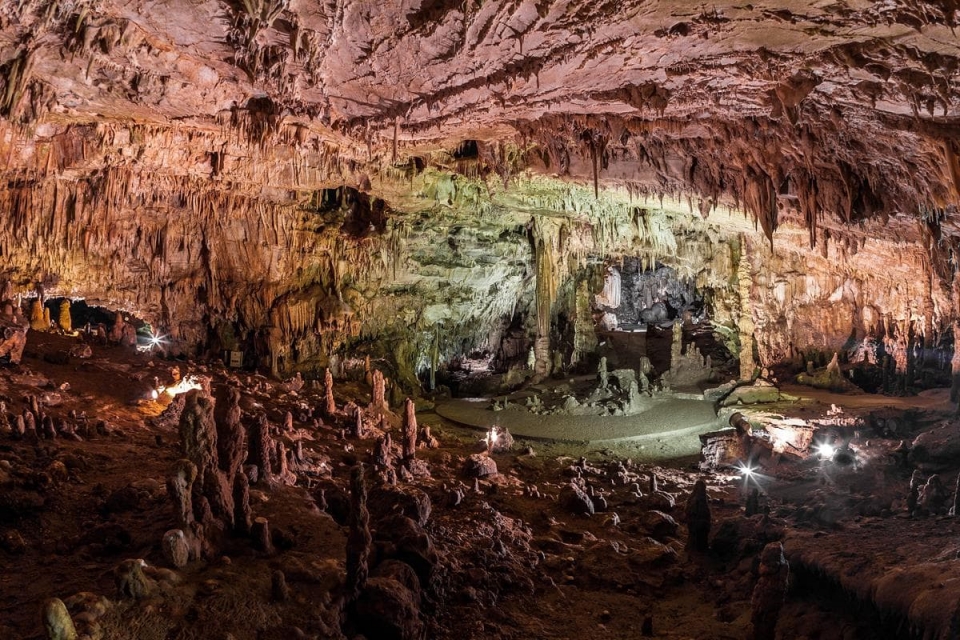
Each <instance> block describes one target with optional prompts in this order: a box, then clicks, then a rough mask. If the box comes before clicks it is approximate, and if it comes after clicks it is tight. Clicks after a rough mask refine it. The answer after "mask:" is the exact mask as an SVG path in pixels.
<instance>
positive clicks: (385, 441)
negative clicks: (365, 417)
mask: <svg viewBox="0 0 960 640" xmlns="http://www.w3.org/2000/svg"><path fill="white" fill-rule="evenodd" d="M390 446H391V442H390V434H389V433H385V434H383V435H382V436H380V437H379V438H377V443H376V445H375V446H374V448H373V464H374V466H375V467H376V468H377V469H386V468H389V467H391V466H392V464H391V460H390Z"/></svg>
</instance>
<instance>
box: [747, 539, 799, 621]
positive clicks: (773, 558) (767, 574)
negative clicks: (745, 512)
mask: <svg viewBox="0 0 960 640" xmlns="http://www.w3.org/2000/svg"><path fill="white" fill-rule="evenodd" d="M789 576H790V564H789V563H788V562H787V559H786V558H784V557H783V545H782V544H781V543H779V542H771V543H770V544H768V545H767V546H765V547H764V548H763V551H762V552H761V553H760V578H759V579H758V580H757V586H756V587H754V589H753V598H752V599H751V601H750V604H751V610H752V614H751V617H750V622H751V624H752V625H753V633H752V634H751V636H750V637H751V640H774V639H775V638H776V629H777V622H778V620H779V619H780V610H781V609H782V608H783V601H784V598H785V597H786V594H787V581H788V579H789Z"/></svg>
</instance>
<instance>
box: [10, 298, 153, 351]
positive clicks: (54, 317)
mask: <svg viewBox="0 0 960 640" xmlns="http://www.w3.org/2000/svg"><path fill="white" fill-rule="evenodd" d="M35 299H36V298H25V299H24V300H23V312H24V315H25V316H26V317H28V318H29V317H30V313H31V307H32V305H33V301H34V300H35ZM64 303H67V304H68V305H69V307H68V309H67V310H66V312H67V313H68V314H69V327H68V326H66V322H67V319H66V317H64V316H63V315H62V314H63V313H64ZM43 308H44V310H45V312H46V313H47V314H49V319H50V326H51V327H55V328H58V329H60V330H63V331H79V332H83V333H85V334H87V335H95V334H96V333H97V331H98V328H100V327H102V328H103V330H104V332H105V333H109V331H110V329H111V328H113V326H114V324H115V323H116V321H117V313H120V314H121V315H122V316H123V319H124V321H125V322H127V323H129V324H131V325H133V328H134V330H135V331H136V336H137V346H138V347H149V346H151V339H152V338H154V337H156V335H157V334H156V333H155V331H154V328H153V326H152V325H151V324H150V323H149V322H147V321H146V320H144V319H143V318H140V317H138V316H136V315H134V314H132V313H130V312H128V311H118V310H116V309H110V308H109V307H104V306H100V305H96V304H89V303H88V302H87V301H86V300H84V299H83V298H68V297H64V296H56V297H49V298H46V299H45V300H44V301H43Z"/></svg>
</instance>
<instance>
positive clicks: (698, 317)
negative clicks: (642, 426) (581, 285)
mask: <svg viewBox="0 0 960 640" xmlns="http://www.w3.org/2000/svg"><path fill="white" fill-rule="evenodd" d="M602 275H603V288H602V290H601V291H600V292H599V293H596V294H595V295H593V298H592V300H591V309H592V313H593V318H594V321H595V326H596V335H597V339H598V341H599V347H598V350H597V353H598V355H599V356H601V357H605V358H607V366H608V368H612V369H613V368H636V367H637V363H639V362H641V361H642V359H643V358H644V357H646V358H648V359H649V361H650V365H651V368H652V371H653V373H654V374H655V375H656V376H659V375H661V374H663V373H665V372H666V371H669V370H670V368H671V364H675V363H672V362H671V359H672V355H673V354H672V350H673V341H674V338H675V336H674V326H675V325H679V326H680V328H681V338H682V349H683V350H686V349H688V348H691V345H692V347H694V348H696V349H698V350H699V351H700V353H702V354H703V355H705V356H706V355H709V356H710V357H711V359H712V360H713V361H714V362H724V361H727V360H729V359H730V358H731V354H730V352H729V351H728V350H727V349H726V348H725V347H724V345H723V344H722V343H721V342H719V341H718V340H717V339H716V337H715V335H714V331H713V324H712V322H711V320H710V317H709V309H708V306H709V305H708V304H707V300H706V298H707V296H706V295H705V294H706V293H707V292H704V291H700V290H698V289H697V288H696V285H695V283H694V282H693V281H691V280H688V279H684V278H682V277H680V275H679V274H678V272H677V270H676V269H674V268H673V267H670V266H667V265H664V264H662V263H660V262H656V263H654V264H653V265H649V264H645V261H644V260H643V259H642V258H639V257H626V258H623V259H622V260H621V261H619V263H618V264H614V263H607V264H606V265H605V266H604V270H603V274H602Z"/></svg>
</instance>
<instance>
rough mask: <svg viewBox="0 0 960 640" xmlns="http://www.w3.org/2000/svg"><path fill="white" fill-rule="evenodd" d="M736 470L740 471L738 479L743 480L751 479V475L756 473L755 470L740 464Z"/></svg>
mask: <svg viewBox="0 0 960 640" xmlns="http://www.w3.org/2000/svg"><path fill="white" fill-rule="evenodd" d="M738 468H739V469H740V477H741V478H743V479H745V480H749V479H750V478H752V477H753V474H754V473H756V469H754V468H753V467H751V466H749V465H746V464H743V463H740V464H739V465H738Z"/></svg>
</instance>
